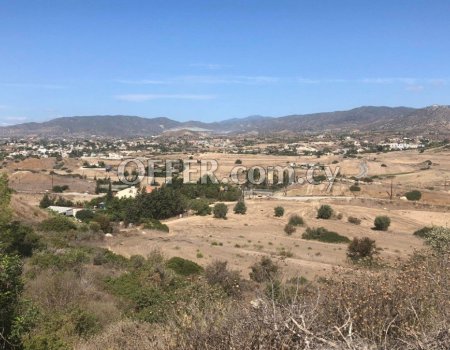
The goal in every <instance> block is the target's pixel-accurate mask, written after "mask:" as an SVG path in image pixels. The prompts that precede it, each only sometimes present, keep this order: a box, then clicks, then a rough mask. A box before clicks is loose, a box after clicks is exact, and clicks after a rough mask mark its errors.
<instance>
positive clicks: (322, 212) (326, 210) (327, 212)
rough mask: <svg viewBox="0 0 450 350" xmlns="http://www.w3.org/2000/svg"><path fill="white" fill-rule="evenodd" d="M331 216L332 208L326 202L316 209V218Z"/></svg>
mask: <svg viewBox="0 0 450 350" xmlns="http://www.w3.org/2000/svg"><path fill="white" fill-rule="evenodd" d="M332 216H333V208H331V207H330V206H329V205H327V204H324V205H321V206H320V208H319V210H317V218H318V219H329V218H331V217H332Z"/></svg>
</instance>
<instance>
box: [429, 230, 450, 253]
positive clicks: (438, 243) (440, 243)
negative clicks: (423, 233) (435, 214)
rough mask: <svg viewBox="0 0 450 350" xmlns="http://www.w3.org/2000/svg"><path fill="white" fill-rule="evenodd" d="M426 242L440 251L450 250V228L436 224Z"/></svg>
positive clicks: (447, 251)
mask: <svg viewBox="0 0 450 350" xmlns="http://www.w3.org/2000/svg"><path fill="white" fill-rule="evenodd" d="M425 242H426V244H428V245H429V246H431V248H433V249H434V250H435V251H437V252H438V253H447V254H448V253H449V252H450V228H446V227H439V226H435V227H433V228H432V229H431V231H430V232H429V233H428V235H427V237H426V238H425Z"/></svg>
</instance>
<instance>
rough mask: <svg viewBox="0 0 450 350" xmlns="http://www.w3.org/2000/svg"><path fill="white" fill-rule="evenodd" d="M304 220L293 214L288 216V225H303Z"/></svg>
mask: <svg viewBox="0 0 450 350" xmlns="http://www.w3.org/2000/svg"><path fill="white" fill-rule="evenodd" d="M304 224H305V221H304V220H303V218H302V217H301V216H300V215H297V214H294V215H292V216H291V217H290V218H289V225H292V226H303V225H304Z"/></svg>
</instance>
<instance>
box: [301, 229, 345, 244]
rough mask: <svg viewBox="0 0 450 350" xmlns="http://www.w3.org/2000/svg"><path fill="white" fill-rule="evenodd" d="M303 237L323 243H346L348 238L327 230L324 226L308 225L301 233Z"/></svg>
mask: <svg viewBox="0 0 450 350" xmlns="http://www.w3.org/2000/svg"><path fill="white" fill-rule="evenodd" d="M302 238H303V239H312V240H316V241H321V242H325V243H348V242H350V240H349V239H348V238H347V237H345V236H341V235H340V234H338V233H336V232H333V231H328V230H327V229H326V228H324V227H318V228H310V227H308V228H307V229H306V231H305V232H304V233H303V235H302Z"/></svg>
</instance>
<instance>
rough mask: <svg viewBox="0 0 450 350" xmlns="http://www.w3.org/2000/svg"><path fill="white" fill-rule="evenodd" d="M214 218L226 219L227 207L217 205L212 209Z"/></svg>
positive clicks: (223, 204)
mask: <svg viewBox="0 0 450 350" xmlns="http://www.w3.org/2000/svg"><path fill="white" fill-rule="evenodd" d="M213 213H214V217H215V218H216V219H226V218H227V213H228V207H227V206H226V204H225V203H217V204H216V205H215V206H214V209H213Z"/></svg>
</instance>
